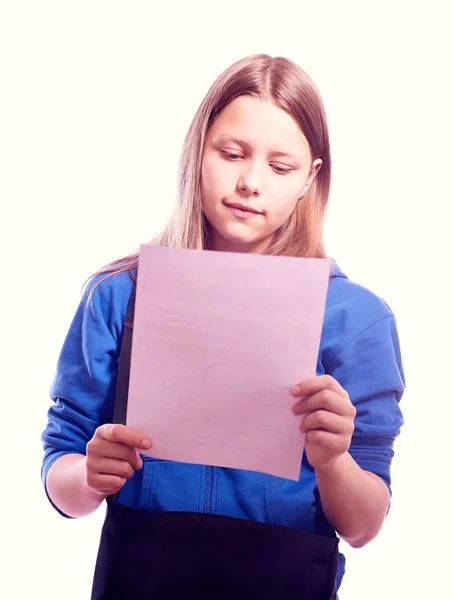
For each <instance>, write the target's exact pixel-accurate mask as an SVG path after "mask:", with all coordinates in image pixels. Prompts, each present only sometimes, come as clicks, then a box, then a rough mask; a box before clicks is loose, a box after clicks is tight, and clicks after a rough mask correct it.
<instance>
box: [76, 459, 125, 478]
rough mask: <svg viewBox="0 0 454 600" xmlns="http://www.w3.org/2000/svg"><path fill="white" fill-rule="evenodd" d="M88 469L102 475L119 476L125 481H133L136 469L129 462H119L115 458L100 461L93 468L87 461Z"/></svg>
mask: <svg viewBox="0 0 454 600" xmlns="http://www.w3.org/2000/svg"><path fill="white" fill-rule="evenodd" d="M87 468H88V469H90V468H93V470H94V471H95V472H96V473H98V474H100V475H117V476H118V477H122V478H123V479H131V477H132V476H133V475H134V469H133V468H132V467H131V465H130V463H129V462H127V461H125V460H117V459H115V458H101V459H98V460H97V461H96V464H95V465H93V467H92V466H91V465H90V463H89V462H88V460H87Z"/></svg>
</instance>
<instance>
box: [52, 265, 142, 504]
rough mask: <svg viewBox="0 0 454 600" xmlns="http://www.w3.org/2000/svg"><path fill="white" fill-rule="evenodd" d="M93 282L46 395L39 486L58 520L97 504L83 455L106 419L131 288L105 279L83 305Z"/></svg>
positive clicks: (127, 282)
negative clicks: (48, 404)
mask: <svg viewBox="0 0 454 600" xmlns="http://www.w3.org/2000/svg"><path fill="white" fill-rule="evenodd" d="M95 283H96V280H94V281H92V282H91V283H90V284H89V286H87V288H86V290H85V292H84V294H83V296H82V298H81V301H80V303H79V306H78V308H77V311H76V314H75V316H74V319H73V321H72V323H71V326H70V328H69V331H68V333H67V336H66V339H65V341H64V344H63V347H62V350H61V353H60V356H59V359H58V363H57V369H56V375H55V378H54V381H53V383H52V387H51V391H50V394H51V398H52V400H53V404H52V405H51V407H50V409H49V411H48V422H47V426H46V429H45V430H44V432H43V434H42V436H41V439H42V441H43V446H44V460H43V465H42V471H41V473H42V481H43V484H44V486H45V490H46V492H47V494H48V497H49V500H50V501H51V502H52V504H53V505H54V507H55V508H56V510H58V511H59V512H60V513H61V514H63V516H75V515H76V514H88V513H89V512H92V511H93V510H95V508H97V506H99V504H100V503H101V501H102V497H99V494H98V495H96V494H93V493H92V492H91V491H90V490H89V488H88V486H87V481H86V458H85V456H86V454H87V447H88V446H87V444H88V443H89V442H90V440H92V439H93V437H94V435H95V432H96V431H97V429H98V428H99V427H100V426H102V425H103V424H105V423H109V421H111V420H112V414H113V406H114V398H115V382H116V373H117V362H118V356H119V349H120V341H121V333H122V329H123V323H124V319H125V313H126V307H127V303H128V298H129V295H130V293H131V288H132V282H131V280H130V278H129V276H128V274H124V275H123V276H122V277H120V276H119V277H114V278H110V279H109V280H106V281H104V282H102V283H100V284H99V286H98V287H96V289H94V291H93V294H92V296H91V300H90V303H89V304H87V299H88V296H89V294H90V292H91V290H92V289H93V286H94V284H95ZM84 471H85V473H84ZM73 503H75V504H76V505H75V506H74V505H73ZM65 508H67V509H68V512H66V510H65Z"/></svg>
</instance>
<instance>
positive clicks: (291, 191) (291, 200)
mask: <svg viewBox="0 0 454 600" xmlns="http://www.w3.org/2000/svg"><path fill="white" fill-rule="evenodd" d="M300 190H301V187H298V186H295V185H287V186H285V189H282V187H280V189H279V190H276V191H275V194H274V198H276V201H275V202H273V208H272V211H271V212H272V216H273V221H276V222H280V224H283V223H284V222H285V221H286V220H287V219H288V218H289V217H290V215H291V214H292V212H293V211H294V210H295V207H296V205H297V204H298V200H299V192H300Z"/></svg>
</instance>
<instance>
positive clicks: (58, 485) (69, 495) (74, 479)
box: [46, 454, 106, 517]
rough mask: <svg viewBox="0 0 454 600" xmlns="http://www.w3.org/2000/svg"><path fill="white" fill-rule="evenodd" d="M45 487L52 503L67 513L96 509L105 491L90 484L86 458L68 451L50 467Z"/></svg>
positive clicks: (78, 514)
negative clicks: (88, 482) (101, 491)
mask: <svg viewBox="0 0 454 600" xmlns="http://www.w3.org/2000/svg"><path fill="white" fill-rule="evenodd" d="M46 489H47V494H48V496H49V499H50V501H51V502H52V504H53V505H54V506H56V507H58V509H59V510H60V511H61V512H63V513H64V514H65V515H66V516H68V517H84V516H85V515H89V514H90V513H92V512H94V511H95V510H96V509H97V508H98V507H99V505H100V504H101V502H102V501H103V500H104V499H105V498H106V495H104V494H102V493H99V492H97V491H96V490H94V489H92V488H91V487H90V486H89V485H88V484H87V458H86V456H83V455H82V454H65V455H64V456H61V457H60V458H59V459H57V460H56V461H55V462H54V463H53V464H52V466H51V467H50V468H49V471H48V472H47V477H46Z"/></svg>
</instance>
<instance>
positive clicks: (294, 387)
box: [291, 385, 301, 396]
mask: <svg viewBox="0 0 454 600" xmlns="http://www.w3.org/2000/svg"><path fill="white" fill-rule="evenodd" d="M300 391H301V387H300V386H299V385H294V386H293V387H292V390H291V392H292V394H294V395H295V396H296V395H298V394H299V393H300Z"/></svg>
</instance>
